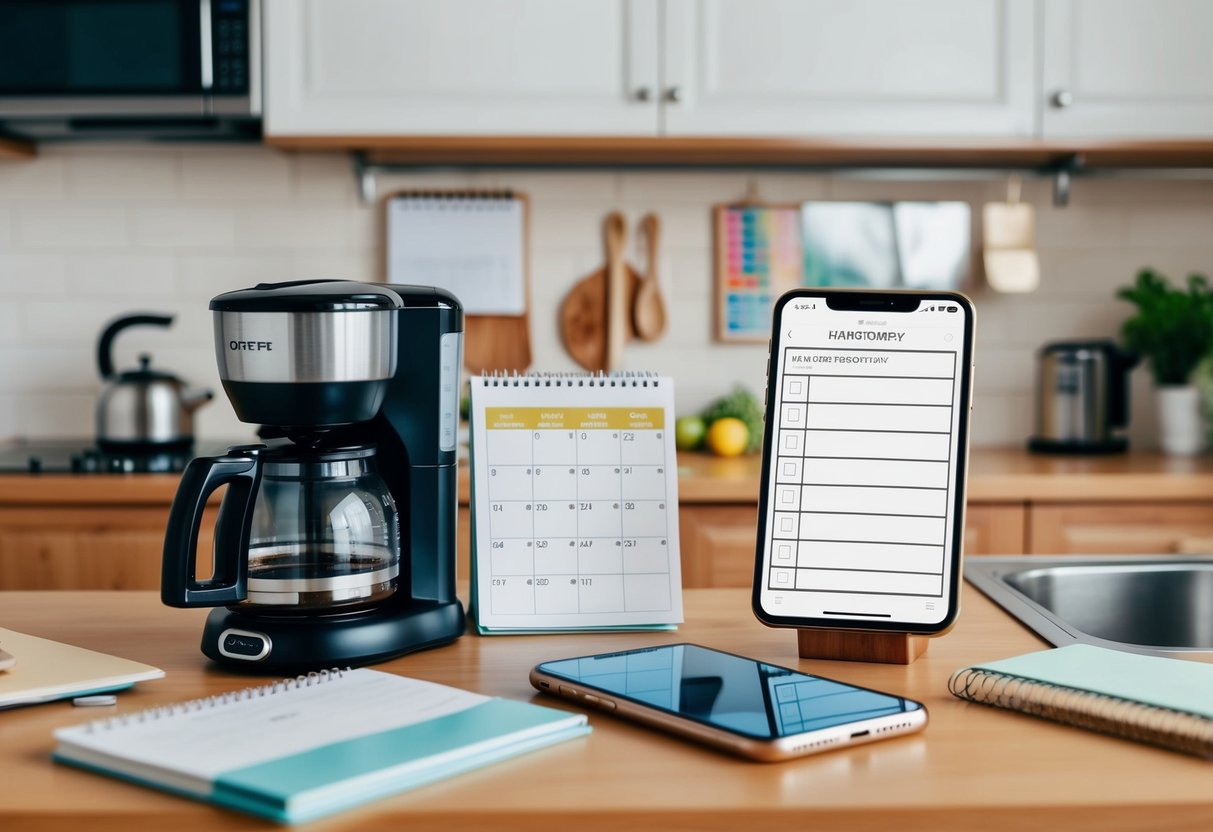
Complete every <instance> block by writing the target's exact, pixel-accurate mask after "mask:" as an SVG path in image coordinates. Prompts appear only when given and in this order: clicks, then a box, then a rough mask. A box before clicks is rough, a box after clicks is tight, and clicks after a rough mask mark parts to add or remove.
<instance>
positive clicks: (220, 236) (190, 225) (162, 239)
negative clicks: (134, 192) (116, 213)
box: [131, 200, 236, 249]
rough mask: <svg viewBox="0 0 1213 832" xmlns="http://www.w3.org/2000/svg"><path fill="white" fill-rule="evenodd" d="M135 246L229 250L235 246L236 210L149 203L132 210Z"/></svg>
mask: <svg viewBox="0 0 1213 832" xmlns="http://www.w3.org/2000/svg"><path fill="white" fill-rule="evenodd" d="M131 225H132V233H133V237H134V243H135V245H137V246H144V247H149V248H167V249H192V248H205V249H231V248H233V247H235V245H236V214H235V211H234V210H233V209H232V208H230V207H228V206H227V205H225V204H223V203H222V202H221V201H216V202H215V204H213V205H195V204H188V203H183V202H167V203H166V202H161V201H159V200H155V201H150V202H148V203H145V204H136V205H134V206H133V207H132V208H131Z"/></svg>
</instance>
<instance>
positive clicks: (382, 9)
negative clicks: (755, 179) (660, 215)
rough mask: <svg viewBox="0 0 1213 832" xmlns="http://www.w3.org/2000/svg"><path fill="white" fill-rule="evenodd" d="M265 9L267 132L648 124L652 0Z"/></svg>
mask: <svg viewBox="0 0 1213 832" xmlns="http://www.w3.org/2000/svg"><path fill="white" fill-rule="evenodd" d="M265 5H266V9H265V59H266V70H265V119H266V121H265V129H266V134H267V135H269V136H284V135H294V136H305V135H329V136H334V135H335V136H358V135H361V136H374V135H394V136H407V135H454V134H460V135H497V136H501V135H528V134H530V135H536V134H542V135H585V134H597V135H604V134H634V135H646V136H653V135H656V132H657V103H656V96H655V95H654V94H653V93H654V91H655V88H656V85H657V23H658V8H659V7H658V5H657V3H656V0H511V1H510V2H501V3H493V2H483V0H269V1H268V2H266V4H265ZM645 91H647V93H648V94H647V95H646V94H645ZM642 98H644V99H645V100H642Z"/></svg>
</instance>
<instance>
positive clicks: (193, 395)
mask: <svg viewBox="0 0 1213 832" xmlns="http://www.w3.org/2000/svg"><path fill="white" fill-rule="evenodd" d="M172 323H173V316H172V315H161V314H155V313H142V314H135V315H126V316H123V317H121V318H118V319H116V320H114V321H111V322H110V323H109V324H108V325H107V326H106V327H105V329H104V330H103V331H102V333H101V339H100V340H99V341H98V342H97V369H98V372H99V373H100V374H101V379H102V381H104V382H105V386H104V387H103V388H102V390H101V395H100V397H99V398H98V400H97V444H98V445H99V446H100V447H102V448H107V449H114V450H117V449H126V450H167V449H170V448H188V447H189V446H190V445H192V444H193V442H194V411H195V410H197V409H198V408H199V407H201V406H202V405H204V404H206V403H207V402H209V401H210V400H211V399H212V398H214V394H213V393H212V392H211V391H210V390H189V389H187V388H186V385H185V383H184V382H183V381H182V380H181V379H179V378H178V377H177V376H175V375H173V374H172V373H167V372H163V371H161V370H157V369H155V368H153V367H152V357H151V356H150V355H147V354H143V355H140V356H139V367H138V368H135V369H130V370H123V371H121V372H117V371H115V369H114V358H113V346H114V339H115V338H117V337H118V334H119V333H120V332H122V331H123V330H125V329H127V328H129V327H133V326H160V327H168V326H171V325H172Z"/></svg>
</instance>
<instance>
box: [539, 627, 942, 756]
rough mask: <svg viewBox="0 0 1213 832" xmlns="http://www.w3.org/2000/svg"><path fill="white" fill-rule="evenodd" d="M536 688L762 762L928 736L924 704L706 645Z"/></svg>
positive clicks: (656, 651) (605, 660)
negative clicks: (914, 735) (918, 734)
mask: <svg viewBox="0 0 1213 832" xmlns="http://www.w3.org/2000/svg"><path fill="white" fill-rule="evenodd" d="M531 684H532V685H533V686H534V687H535V688H536V689H537V690H539V691H541V692H542V693H550V694H553V695H556V696H561V697H564V698H566V699H571V700H573V701H576V702H580V703H582V704H588V705H593V706H595V707H597V708H600V709H602V710H605V711H608V712H610V713H613V714H617V715H618V716H621V717H625V718H627V719H632V720H635V721H636V722H641V723H644V724H646V725H651V726H653V727H655V728H660V729H663V730H665V731H668V732H670V733H672V734H678V735H679V736H683V737H687V738H688V739H692V740H697V741H699V742H702V743H705V744H707V745H710V746H713V747H715V748H719V749H722V750H724V751H729V752H732V753H734V754H739V755H741V756H744V757H749V758H751V759H755V760H761V761H767V762H770V761H776V760H788V759H792V758H794V757H803V756H805V755H808V754H816V753H819V752H822V751H829V750H832V749H835V748H845V747H848V746H853V745H860V744H862V743H869V742H875V741H876V740H883V739H890V738H892V737H897V736H901V735H903V734H911V733H914V732H915V731H921V730H922V729H923V728H925V727H926V724H927V709H926V707H925V706H924V705H923V704H922V703H921V702H916V701H914V700H913V699H906V698H905V697H903V696H895V695H893V694H889V693H881V692H880V691H875V690H870V689H868V688H861V687H857V686H855V685H849V684H847V683H845V682H839V681H836V680H833V679H827V678H825V677H823V676H812V675H809V674H807V673H801V672H800V671H798V670H792V669H791V668H787V667H780V666H778V665H773V664H767V663H766V662H760V661H757V660H755V659H748V658H746V657H744V656H737V655H734V654H732V653H724V652H721V651H720V650H713V649H711V648H708V647H701V646H699V645H697V644H671V645H663V646H661V647H649V648H643V649H639V650H628V651H625V652H622V653H603V654H600V655H596V656H581V657H579V658H573V659H563V660H560V661H551V662H544V663H542V664H539V665H536V666H535V668H534V669H533V670H531Z"/></svg>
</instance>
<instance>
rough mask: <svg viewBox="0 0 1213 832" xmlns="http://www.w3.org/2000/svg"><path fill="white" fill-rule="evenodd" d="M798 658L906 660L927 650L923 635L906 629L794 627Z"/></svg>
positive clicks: (891, 662) (894, 661)
mask: <svg viewBox="0 0 1213 832" xmlns="http://www.w3.org/2000/svg"><path fill="white" fill-rule="evenodd" d="M796 640H797V642H798V644H799V646H800V658H802V659H831V660H834V661H842V662H881V663H883V664H910V663H911V662H913V661H914V660H915V659H917V658H918V657H919V656H921V655H922V654H923V653H925V652H927V642H928V641H930V639H929V638H927V637H926V636H915V635H911V634H909V633H865V632H859V631H851V630H817V629H803V630H797V631H796Z"/></svg>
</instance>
